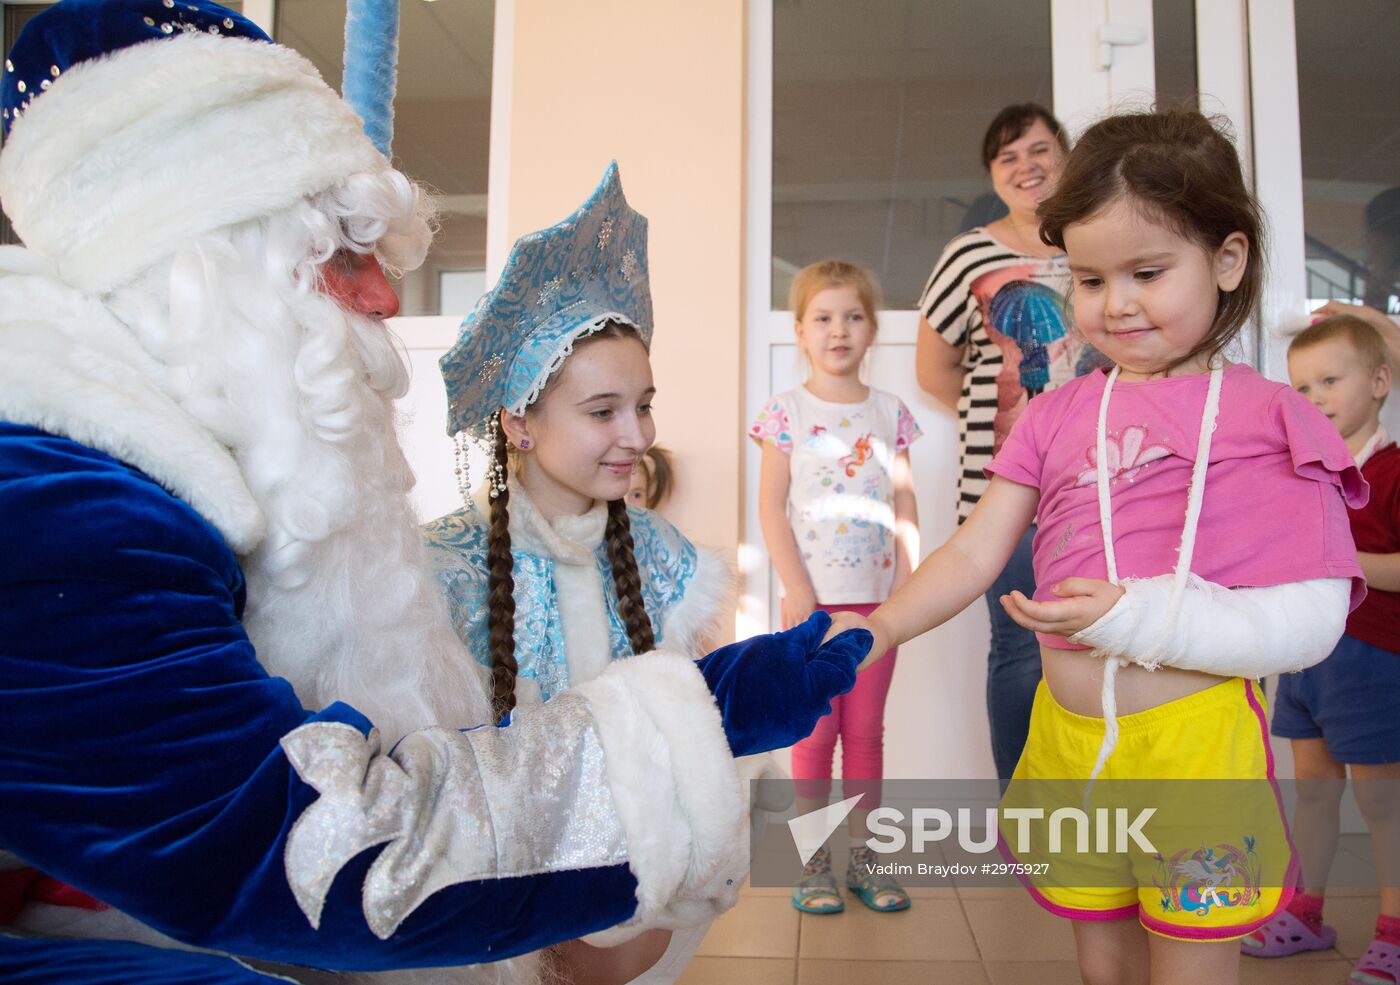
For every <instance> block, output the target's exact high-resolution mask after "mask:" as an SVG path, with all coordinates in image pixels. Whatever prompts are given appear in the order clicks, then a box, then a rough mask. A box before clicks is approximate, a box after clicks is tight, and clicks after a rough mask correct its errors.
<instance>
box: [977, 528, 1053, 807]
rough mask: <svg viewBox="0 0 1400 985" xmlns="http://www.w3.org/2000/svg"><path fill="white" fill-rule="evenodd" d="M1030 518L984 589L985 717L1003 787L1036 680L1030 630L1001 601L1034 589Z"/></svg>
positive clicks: (1020, 743) (1022, 738)
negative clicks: (987, 643)
mask: <svg viewBox="0 0 1400 985" xmlns="http://www.w3.org/2000/svg"><path fill="white" fill-rule="evenodd" d="M1034 536H1035V525H1034V524H1032V525H1031V527H1030V529H1029V530H1027V531H1026V535H1025V536H1024V537H1022V538H1021V542H1020V543H1019V544H1017V545H1016V550H1014V551H1013V552H1012V553H1011V560H1009V561H1007V562H1006V567H1005V568H1003V569H1002V572H1001V574H999V575H997V578H996V580H995V581H993V582H992V587H991V588H989V589H987V595H986V598H987V612H988V614H989V615H990V616H991V620H992V646H991V651H990V652H989V653H988V654H987V718H988V720H989V721H990V722H991V726H992V759H993V760H995V762H996V766H997V778H998V779H999V780H1001V784H1002V787H1003V788H1005V786H1006V784H1007V782H1008V781H1009V780H1010V779H1011V773H1012V772H1013V771H1014V770H1015V769H1016V763H1017V762H1018V761H1019V760H1020V758H1021V750H1022V749H1023V748H1025V745H1026V733H1027V732H1029V730H1030V723H1031V703H1032V702H1033V701H1034V700H1035V689H1036V686H1037V685H1038V684H1039V683H1040V644H1039V643H1038V642H1037V641H1036V638H1035V633H1033V632H1031V631H1030V630H1029V629H1022V628H1021V627H1020V626H1018V625H1016V623H1014V622H1013V621H1012V620H1011V617H1010V616H1008V615H1007V614H1006V610H1005V609H1003V608H1002V607H1001V602H1000V601H999V600H1000V598H1001V596H1003V595H1006V594H1007V593H1009V592H1010V591H1011V590H1012V589H1020V590H1021V592H1022V593H1023V594H1025V595H1026V597H1028V598H1029V597H1031V596H1033V595H1035V571H1034V569H1032V567H1031V539H1032V538H1033V537H1034Z"/></svg>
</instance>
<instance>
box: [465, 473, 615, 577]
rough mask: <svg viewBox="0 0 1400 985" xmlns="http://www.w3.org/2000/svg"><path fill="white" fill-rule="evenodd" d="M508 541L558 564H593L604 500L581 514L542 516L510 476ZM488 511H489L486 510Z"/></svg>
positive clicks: (603, 520) (605, 512)
mask: <svg viewBox="0 0 1400 985" xmlns="http://www.w3.org/2000/svg"><path fill="white" fill-rule="evenodd" d="M509 482H510V542H511V544H512V545H513V546H515V547H517V548H519V549H520V550H522V551H529V552H530V553H531V554H538V555H540V556H542V557H550V558H553V559H554V560H555V561H558V562H559V563H561V564H593V563H595V560H596V555H595V553H594V552H595V551H597V549H598V545H599V544H601V543H602V542H603V534H604V532H606V530H607V526H608V504H607V503H604V502H597V503H594V504H593V508H592V509H590V510H589V511H588V512H587V513H584V514H583V515H581V516H559V517H555V518H554V519H553V520H546V519H545V517H544V514H543V513H541V512H540V510H539V507H537V506H536V505H535V502H534V500H532V499H531V498H530V494H529V493H527V492H526V491H525V489H524V487H523V486H521V485H520V483H519V482H517V481H516V480H515V478H514V477H512V478H511V479H510V480H509ZM488 512H489V511H488Z"/></svg>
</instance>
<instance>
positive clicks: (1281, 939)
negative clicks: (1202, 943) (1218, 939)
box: [1240, 910, 1391, 985]
mask: <svg viewBox="0 0 1400 985" xmlns="http://www.w3.org/2000/svg"><path fill="white" fill-rule="evenodd" d="M1254 933H1256V934H1261V935H1262V936H1263V938H1264V939H1263V940H1262V941H1261V940H1259V939H1258V938H1256V937H1255V936H1254V934H1250V935H1249V936H1248V937H1243V938H1241V939H1240V953H1241V954H1248V955H1250V956H1251V957H1255V958H1286V957H1288V956H1289V955H1290V954H1301V953H1302V952H1304V951H1325V950H1327V949H1328V948H1329V947H1332V946H1333V945H1334V944H1336V943H1337V931H1336V930H1334V929H1333V928H1331V927H1329V926H1327V925H1326V924H1323V925H1322V926H1321V927H1320V928H1318V929H1317V930H1316V931H1314V930H1313V929H1312V928H1311V927H1309V926H1308V925H1307V924H1306V923H1304V922H1303V921H1302V920H1299V919H1298V918H1297V917H1295V916H1294V915H1293V914H1292V913H1289V912H1288V911H1287V910H1284V911H1283V912H1282V913H1280V914H1279V915H1278V916H1276V917H1274V918H1273V919H1272V920H1270V921H1269V922H1268V923H1266V924H1264V926H1262V927H1260V928H1259V929H1258V930H1256V931H1255V932H1254ZM1382 981H1384V979H1377V980H1376V985H1380V983H1381V982H1382ZM1366 985H1371V983H1370V982H1366ZM1386 985H1391V983H1388V982H1387V983H1386Z"/></svg>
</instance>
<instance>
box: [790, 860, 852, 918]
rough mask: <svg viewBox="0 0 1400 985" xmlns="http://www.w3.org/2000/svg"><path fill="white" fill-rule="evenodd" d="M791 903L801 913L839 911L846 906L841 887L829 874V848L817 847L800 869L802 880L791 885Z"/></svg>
mask: <svg viewBox="0 0 1400 985" xmlns="http://www.w3.org/2000/svg"><path fill="white" fill-rule="evenodd" d="M792 905H793V906H794V907H796V908H797V909H799V910H801V911H802V912H803V913H840V912H841V911H842V910H844V909H845V908H846V901H845V900H843V899H842V898H841V888H840V887H839V886H837V885H836V877H835V876H833V875H832V874H831V849H830V848H827V847H826V846H825V845H823V846H822V847H821V848H819V849H817V853H816V854H815V855H813V856H812V859H811V861H809V862H808V863H807V864H806V865H805V866H804V867H803V869H802V880H801V881H800V882H799V883H798V884H797V885H796V886H793V887H792Z"/></svg>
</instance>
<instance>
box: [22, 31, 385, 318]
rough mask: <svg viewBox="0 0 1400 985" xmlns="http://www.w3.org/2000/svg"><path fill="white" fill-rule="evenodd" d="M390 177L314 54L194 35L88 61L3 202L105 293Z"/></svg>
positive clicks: (63, 266) (46, 117)
mask: <svg viewBox="0 0 1400 985" xmlns="http://www.w3.org/2000/svg"><path fill="white" fill-rule="evenodd" d="M388 166H389V162H388V161H387V160H386V159H385V157H384V156H383V155H382V154H380V153H379V152H378V151H377V150H375V148H374V145H373V144H371V143H370V141H369V138H367V137H366V136H365V135H364V132H363V130H362V129H361V123H360V118H359V117H358V116H356V115H355V113H354V111H353V110H351V109H350V107H349V106H348V105H346V104H345V102H344V101H343V100H341V98H340V97H339V96H337V95H336V94H335V93H334V92H333V91H332V90H331V89H330V88H329V87H328V86H327V85H326V84H325V83H324V82H323V81H321V77H320V75H319V74H317V72H316V69H315V68H314V67H313V66H312V65H311V63H310V62H308V61H307V60H306V59H305V58H303V57H302V56H301V55H299V54H297V53H296V52H294V51H292V50H291V49H290V48H284V47H281V46H279V45H272V44H267V43H265V42H258V41H250V40H247V39H243V38H226V37H216V36H213V35H182V36H180V37H175V38H170V39H159V40H156V41H151V42H147V43H143V44H138V45H134V46H133V47H130V48H123V49H121V50H120V51H117V52H114V53H113V54H111V55H109V56H107V57H105V58H101V59H96V60H93V61H89V62H84V63H82V64H79V65H75V66H73V67H72V68H70V69H69V70H68V71H66V72H64V73H63V75H62V76H60V77H59V78H58V79H56V80H54V84H53V86H52V87H51V88H50V89H49V90H48V91H47V92H45V93H44V94H43V96H42V98H39V99H36V100H35V101H34V103H33V104H32V105H31V106H30V107H29V108H28V109H27V110H25V112H24V115H23V116H22V117H21V118H20V119H19V120H17V121H15V124H14V126H13V128H12V129H11V131H10V134H9V136H8V137H7V138H6V140H5V147H4V151H3V153H0V201H3V203H4V207H5V212H6V214H7V215H9V217H10V220H11V221H12V222H13V223H14V227H15V231H16V232H18V233H19V235H20V238H21V239H23V240H24V243H25V245H26V246H28V247H29V248H30V249H32V250H33V251H34V252H35V253H37V254H39V255H40V256H42V257H45V258H47V259H48V260H49V261H51V262H52V263H53V265H54V267H55V268H56V270H57V271H58V275H59V276H60V277H61V278H62V279H63V280H64V281H65V282H67V283H69V284H72V285H73V286H75V287H78V288H80V289H81V290H83V291H85V292H86V293H89V294H96V295H101V294H105V293H107V292H108V291H110V290H112V289H113V288H116V287H119V286H121V285H122V284H124V283H126V282H128V281H130V280H131V279H133V278H134V277H135V276H136V275H137V274H139V273H141V272H142V271H143V270H146V269H147V268H149V267H151V266H152V265H154V264H156V263H158V262H159V261H161V260H163V259H165V258H166V257H169V256H170V255H172V254H173V253H174V252H175V249H176V247H177V246H178V245H179V244H181V243H185V242H189V241H190V240H192V239H195V238H197V237H199V236H202V235H204V234H206V233H209V232H213V231H214V230H217V229H221V228H224V227H227V226H231V225H235V224H237V223H241V222H246V221H248V220H251V219H255V218H258V217H261V216H265V215H270V214H272V213H273V212H276V211H278V210H280V209H283V208H286V207H287V206H290V205H292V204H293V203H294V202H296V201H298V200H299V199H302V198H305V197H307V196H309V195H313V194H316V193H318V192H321V191H324V190H325V189H327V188H330V187H331V186H332V185H334V184H336V182H338V181H340V180H342V179H344V178H345V177H347V176H349V175H352V174H357V173H360V172H373V171H378V170H381V169H384V168H387V167H388Z"/></svg>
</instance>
